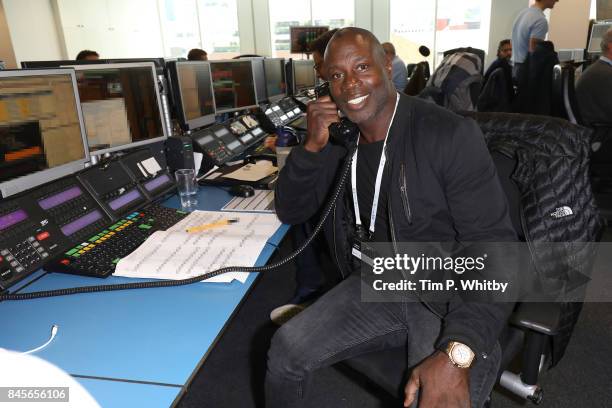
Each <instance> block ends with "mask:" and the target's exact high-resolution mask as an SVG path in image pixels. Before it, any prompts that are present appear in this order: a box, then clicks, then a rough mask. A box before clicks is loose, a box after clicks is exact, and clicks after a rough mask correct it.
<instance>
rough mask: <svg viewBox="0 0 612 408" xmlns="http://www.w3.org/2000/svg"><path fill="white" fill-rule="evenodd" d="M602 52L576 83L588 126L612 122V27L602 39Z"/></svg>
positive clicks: (577, 94)
mask: <svg viewBox="0 0 612 408" xmlns="http://www.w3.org/2000/svg"><path fill="white" fill-rule="evenodd" d="M601 53H602V54H601V57H600V58H599V60H597V61H596V62H595V63H594V64H592V65H591V66H590V67H588V68H587V70H586V71H584V73H583V74H582V75H581V76H580V79H579V80H578V83H577V84H576V98H577V100H578V108H579V109H580V113H581V114H582V119H583V120H584V122H585V124H586V125H588V126H593V125H594V124H598V123H599V124H603V123H608V124H610V123H612V29H609V30H608V31H607V32H606V33H605V34H604V35H603V37H602V39H601Z"/></svg>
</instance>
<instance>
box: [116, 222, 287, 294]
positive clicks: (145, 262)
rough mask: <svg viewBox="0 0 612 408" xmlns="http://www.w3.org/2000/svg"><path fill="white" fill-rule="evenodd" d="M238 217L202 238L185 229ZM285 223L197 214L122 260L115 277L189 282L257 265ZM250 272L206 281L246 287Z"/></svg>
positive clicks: (146, 242) (158, 235)
mask: <svg viewBox="0 0 612 408" xmlns="http://www.w3.org/2000/svg"><path fill="white" fill-rule="evenodd" d="M229 218H238V222H236V223H233V224H228V225H224V226H221V227H215V228H212V229H209V230H206V231H202V232H198V233H188V232H186V229H187V228H189V227H195V226H199V225H205V224H210V223H214V222H217V221H220V220H224V219H229ZM280 225H281V223H280V221H279V220H278V218H276V215H274V214H239V215H228V214H227V213H222V212H218V211H194V212H193V213H191V214H190V215H189V216H187V217H186V218H185V219H183V220H182V221H181V222H179V223H178V224H176V225H174V226H173V227H172V228H170V229H169V230H168V231H157V232H155V233H154V234H153V235H151V236H150V237H149V238H148V239H147V240H146V241H145V242H144V243H143V244H142V245H141V246H140V247H138V249H136V251H134V252H132V253H131V254H130V255H128V256H127V257H125V258H123V259H121V261H120V262H119V263H118V264H117V267H116V269H115V275H117V276H126V277H134V278H154V279H185V278H191V277H194V276H197V275H201V274H203V273H206V272H211V271H213V270H215V269H219V268H222V267H226V266H247V267H248V266H253V265H254V264H255V261H256V260H257V258H258V257H259V254H260V253H261V250H262V249H263V247H264V246H265V244H266V242H267V241H268V239H269V238H270V237H271V236H272V235H273V234H274V233H275V232H276V230H277V229H278V228H279V227H280ZM247 278H248V273H247V272H234V273H225V274H222V275H218V276H215V277H213V278H210V279H207V280H206V282H231V281H232V280H234V279H237V280H239V281H240V282H243V283H244V282H245V281H246V279H247Z"/></svg>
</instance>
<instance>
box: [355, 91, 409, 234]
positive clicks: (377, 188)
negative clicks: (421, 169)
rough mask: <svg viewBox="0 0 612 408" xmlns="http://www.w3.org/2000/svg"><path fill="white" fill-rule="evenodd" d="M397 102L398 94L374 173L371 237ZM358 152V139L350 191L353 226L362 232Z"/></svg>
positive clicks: (374, 226)
mask: <svg viewBox="0 0 612 408" xmlns="http://www.w3.org/2000/svg"><path fill="white" fill-rule="evenodd" d="M398 102H399V94H396V99H395V108H394V109H393V115H392V116H391V121H390V122H389V127H388V128H387V134H386V135H385V141H384V143H383V148H382V153H381V155H380V162H379V163H378V170H377V172H376V184H375V185H374V200H373V202H372V213H371V214H370V234H369V236H370V237H372V236H373V235H374V230H375V228H376V225H375V224H376V213H377V212H378V199H379V196H380V185H381V184H382V175H383V171H384V169H385V163H386V162H387V156H386V155H385V150H386V148H387V139H388V138H389V130H390V129H391V125H392V124H393V119H394V118H395V112H396V111H397V105H398ZM358 150H359V139H357V149H355V153H354V154H353V162H352V163H351V190H352V192H353V208H354V210H355V224H357V231H362V230H363V228H362V226H361V215H360V214H359V200H358V198H357V152H358Z"/></svg>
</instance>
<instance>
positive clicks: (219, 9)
mask: <svg viewBox="0 0 612 408" xmlns="http://www.w3.org/2000/svg"><path fill="white" fill-rule="evenodd" d="M236 1H237V0H159V12H160V17H161V22H162V33H163V39H164V54H165V56H166V57H171V58H176V57H187V53H188V52H189V50H190V49H192V48H202V49H204V50H205V51H206V52H207V53H208V58H209V59H227V58H232V57H234V56H236V55H238V54H239V53H240V41H239V38H238V12H237V6H236Z"/></svg>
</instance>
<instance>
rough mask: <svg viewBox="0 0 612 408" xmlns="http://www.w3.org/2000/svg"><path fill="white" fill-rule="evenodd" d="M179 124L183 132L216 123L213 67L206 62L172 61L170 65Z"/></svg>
mask: <svg viewBox="0 0 612 408" xmlns="http://www.w3.org/2000/svg"><path fill="white" fill-rule="evenodd" d="M167 68H168V76H169V78H170V86H171V88H172V99H173V102H174V108H175V113H176V117H177V120H178V121H179V122H180V124H181V127H182V128H183V129H184V130H192V129H196V128H199V127H202V126H206V125H210V124H212V123H214V122H215V99H214V94H213V89H212V79H211V76H210V64H209V63H208V62H205V61H170V62H169V63H168V64H167Z"/></svg>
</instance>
